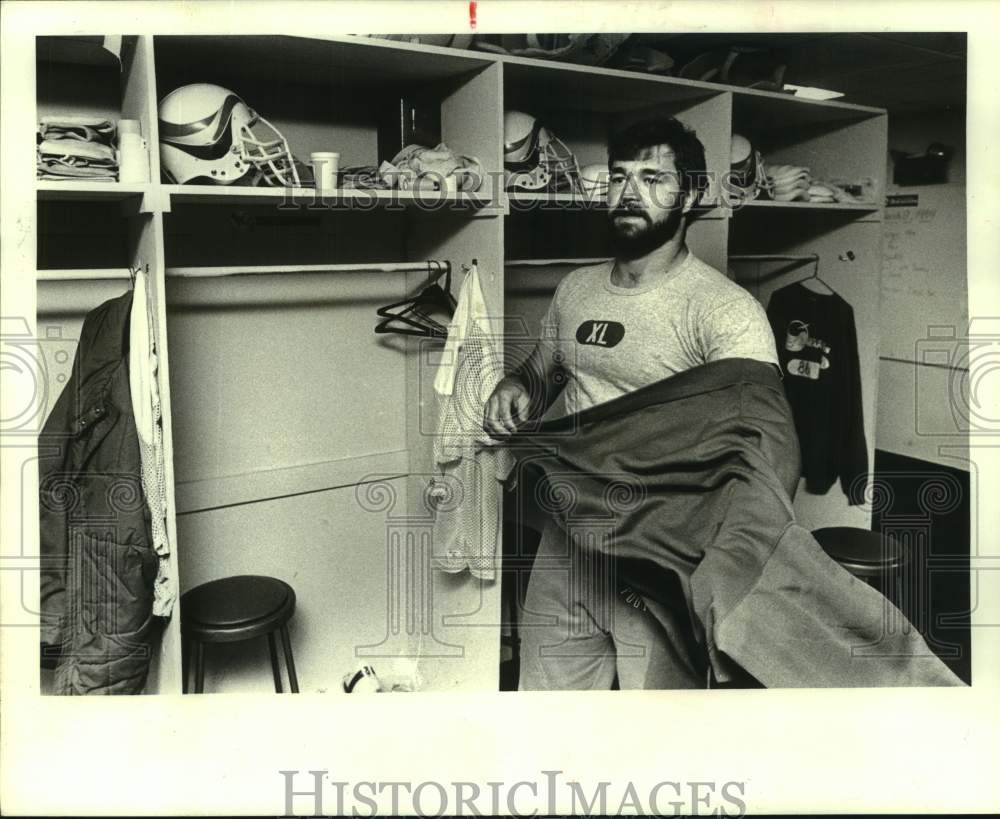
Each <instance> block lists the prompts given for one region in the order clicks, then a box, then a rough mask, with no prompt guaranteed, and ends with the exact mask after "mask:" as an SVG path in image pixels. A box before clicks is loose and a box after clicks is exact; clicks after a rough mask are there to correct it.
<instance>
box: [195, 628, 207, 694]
mask: <svg viewBox="0 0 1000 819" xmlns="http://www.w3.org/2000/svg"><path fill="white" fill-rule="evenodd" d="M204 690H205V644H204V643H201V642H198V641H195V644H194V693H195V694H201V693H202V692H203V691H204Z"/></svg>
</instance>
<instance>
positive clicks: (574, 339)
mask: <svg viewBox="0 0 1000 819" xmlns="http://www.w3.org/2000/svg"><path fill="white" fill-rule="evenodd" d="M613 267H614V262H604V263H602V264H597V265H590V266H588V267H581V268H577V269H576V270H574V271H572V272H571V273H570V274H568V275H567V276H566V277H565V278H564V279H563V280H562V281H561V282H560V283H559V287H558V288H557V289H556V292H555V296H554V297H553V299H552V303H551V304H550V305H549V309H548V312H547V313H546V314H545V317H544V318H543V319H542V326H541V339H542V349H543V352H547V353H548V354H550V355H551V354H556V355H558V356H559V363H560V364H561V366H562V368H563V369H564V370H565V371H566V372H567V373H568V375H569V381H568V383H567V385H566V411H567V412H569V413H574V412H579V411H581V410H584V409H587V407H590V406H593V405H594V404H600V403H603V402H605V401H610V400H611V399H613V398H617V397H619V396H621V395H624V394H625V393H629V392H632V391H634V390H637V389H639V388H641V387H645V386H647V385H649V384H652V383H654V382H656V381H660V380H662V379H664V378H667V377H668V376H671V375H676V374H677V373H680V372H683V371H684V370H688V369H690V368H691V367H696V366H698V365H701V364H707V363H709V362H711V361H718V360H719V359H723V358H737V357H738V358H753V359H756V360H758V361H764V362H768V363H771V364H775V365H777V364H778V356H777V352H776V350H775V346H774V335H773V333H772V331H771V326H770V324H769V323H768V320H767V315H766V313H765V312H764V308H763V307H762V306H761V305H760V303H759V302H758V301H757V300H756V299H755V298H754V297H753V296H751V295H750V293H748V292H747V291H746V290H744V289H743V288H742V287H740V286H739V285H738V284H735V283H734V282H732V281H731V280H730V279H728V278H727V277H726V276H724V275H723V274H722V273H720V272H719V271H718V270H716V269H715V268H713V267H710V266H709V265H707V264H705V263H704V262H703V261H701V260H700V259H697V258H696V257H695V256H694V255H693V254H691V253H690V252H689V253H688V255H687V258H686V259H685V260H684V261H683V262H682V263H681V264H680V265H679V266H678V267H677V268H676V269H675V270H673V271H671V273H670V274H669V275H668V276H664V277H658V278H656V279H654V280H651V281H650V282H649V283H648V284H643V285H640V286H639V287H634V288H627V287H618V286H616V285H614V284H612V283H611V271H612V269H613Z"/></svg>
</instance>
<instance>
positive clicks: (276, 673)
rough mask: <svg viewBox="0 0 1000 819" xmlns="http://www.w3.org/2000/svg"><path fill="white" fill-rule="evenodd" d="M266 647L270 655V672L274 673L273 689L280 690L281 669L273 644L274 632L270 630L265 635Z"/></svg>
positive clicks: (276, 650) (278, 691)
mask: <svg viewBox="0 0 1000 819" xmlns="http://www.w3.org/2000/svg"><path fill="white" fill-rule="evenodd" d="M267 649H268V652H269V653H270V655H271V672H272V673H273V674H274V690H275V692H276V693H278V694H280V693H282V692H281V669H280V668H278V649H277V647H276V646H275V645H274V632H273V631H272V632H270V633H269V634H268V635H267Z"/></svg>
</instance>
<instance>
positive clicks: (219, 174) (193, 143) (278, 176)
mask: <svg viewBox="0 0 1000 819" xmlns="http://www.w3.org/2000/svg"><path fill="white" fill-rule="evenodd" d="M159 126H160V160H161V162H162V165H163V170H164V171H165V173H166V175H167V176H168V177H169V178H170V180H171V181H172V182H175V183H177V184H184V183H186V182H192V181H198V182H202V181H204V182H209V183H214V184H217V185H231V184H233V183H234V182H237V181H239V180H241V179H243V178H244V177H245V176H247V174H249V173H251V172H254V176H255V177H257V178H256V179H255V180H254V181H255V182H263V183H264V184H267V185H273V186H276V187H282V186H284V187H291V186H297V185H299V184H300V183H299V174H298V171H297V170H296V168H295V161H294V159H293V157H292V153H291V151H290V150H289V148H288V142H287V141H286V140H285V138H284V137H283V136H282V135H281V133H280V132H279V131H278V129H277V128H275V127H274V126H273V125H271V123H269V122H268V121H267V120H266V119H264V118H263V117H262V116H260V115H259V114H258V113H257V112H256V111H254V110H253V109H252V108H250V107H249V106H248V105H247V104H246V103H245V102H244V101H243V100H242V99H240V97H238V96H237V95H236V94H235V93H233V92H232V91H230V90H229V89H228V88H223V87H222V86H219V85H212V84H211V83H195V84H193V85H185V86H182V87H181V88H177V89H175V90H174V91H171V92H170V93H169V94H167V95H166V96H165V97H164V98H163V99H162V100H161V101H160V106H159ZM255 128H256V129H257V133H255V132H254V129H255Z"/></svg>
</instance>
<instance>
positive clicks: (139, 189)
mask: <svg viewBox="0 0 1000 819" xmlns="http://www.w3.org/2000/svg"><path fill="white" fill-rule="evenodd" d="M149 190H150V185H148V184H123V183H121V182H91V181H81V182H49V181H46V180H39V181H37V182H36V183H35V191H36V193H37V194H38V200H39V201H40V202H122V201H124V200H126V199H130V198H131V197H133V196H142V195H143V194H146V193H148V192H149Z"/></svg>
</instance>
